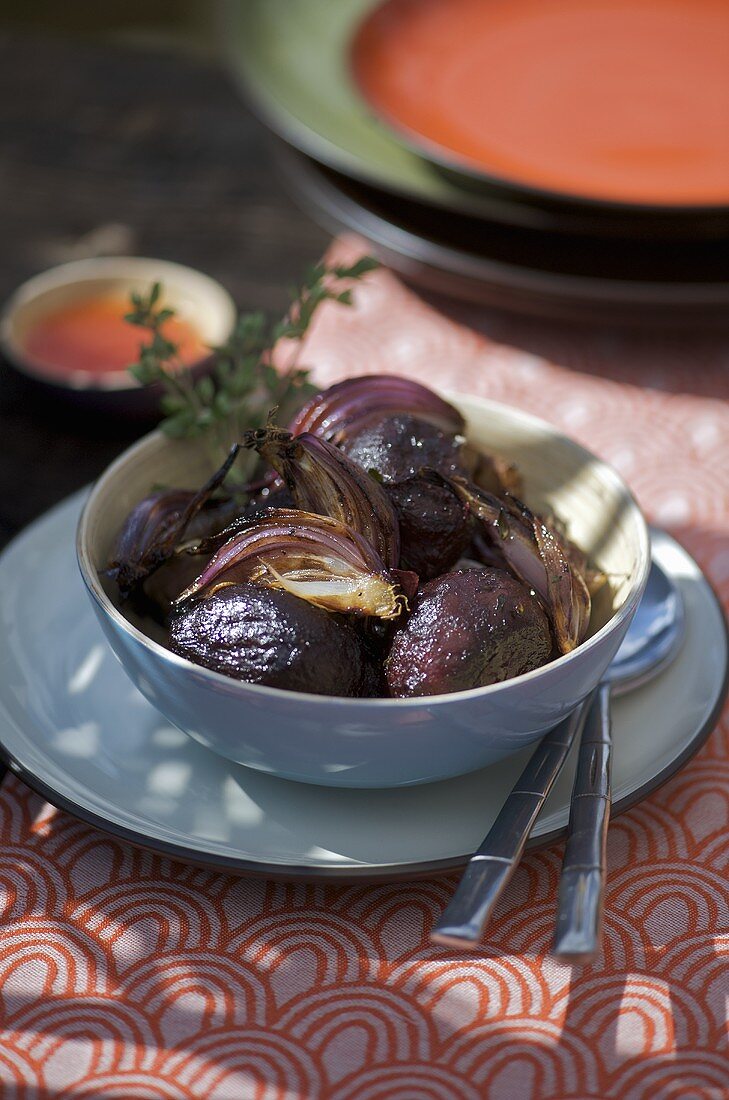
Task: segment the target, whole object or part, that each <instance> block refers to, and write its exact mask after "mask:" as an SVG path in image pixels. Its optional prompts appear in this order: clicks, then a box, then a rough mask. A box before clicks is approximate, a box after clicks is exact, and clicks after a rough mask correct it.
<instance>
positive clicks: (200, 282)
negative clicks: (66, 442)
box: [0, 256, 236, 418]
mask: <svg viewBox="0 0 729 1100" xmlns="http://www.w3.org/2000/svg"><path fill="white" fill-rule="evenodd" d="M156 282H158V283H160V284H161V285H162V298H161V300H160V302H161V304H163V305H165V306H169V307H170V308H171V309H174V310H175V313H176V316H177V317H178V318H179V319H180V320H181V321H183V322H187V324H189V325H190V326H191V327H192V328H193V329H194V330H195V332H196V335H197V336H198V337H199V341H200V343H201V344H202V345H204V348H205V349H207V348H210V347H214V346H216V345H219V344H223V343H225V341H226V340H227V339H228V337H229V336H230V334H231V332H232V331H233V327H234V325H235V319H236V308H235V303H234V302H233V299H232V298H231V296H230V294H229V293H228V292H227V290H225V289H224V287H222V286H221V285H220V283H218V282H216V281H215V280H214V279H211V278H210V276H208V275H204V274H203V273H202V272H201V271H196V270H195V269H194V268H191V267H184V266H183V265H182V264H176V263H171V262H170V261H167V260H154V259H145V258H142V257H138V256H106V257H101V258H97V259H89V260H77V261H74V262H73V263H68V264H62V265H61V266H60V267H54V268H51V269H50V270H48V271H44V272H43V273H42V274H40V275H36V276H34V277H33V278H32V279H29V280H28V281H27V282H26V283H23V284H22V285H21V286H20V287H18V289H17V290H16V291H15V293H14V294H13V295H12V296H11V297H10V299H9V300H8V301H7V302H6V304H5V307H4V309H3V311H2V314H1V315H0V351H2V355H3V357H4V358H5V360H6V362H7V363H8V364H9V365H10V366H11V367H13V368H14V369H15V370H16V371H18V372H19V373H20V374H21V375H22V376H23V377H24V378H25V379H28V380H29V381H30V382H31V383H32V384H33V386H34V387H36V388H38V389H40V390H42V391H45V393H46V396H50V397H54V398H62V399H65V400H70V401H72V402H73V403H74V404H76V405H78V406H80V407H84V408H87V409H93V410H94V411H97V412H108V413H113V414H119V415H122V416H131V417H140V418H145V417H150V416H153V415H154V414H155V413H157V412H158V409H159V399H160V390H159V387H157V386H142V385H140V383H139V382H137V380H136V379H135V378H133V377H132V375H131V374H130V373H129V371H128V370H126V368H120V369H112V370H109V369H104V368H103V367H102V368H100V369H99V370H98V371H92V370H87V369H69V370H65V369H50V368H48V367H46V366H44V365H43V364H42V363H40V362H39V361H37V360H36V359H34V358H33V356H32V354H31V353H30V352H29V350H28V347H27V341H28V337H29V335H30V333H31V332H32V331H33V329H34V328H35V327H36V326H38V325H39V324H41V323H42V322H43V321H45V320H47V319H48V318H49V317H50V316H52V315H53V314H55V313H57V312H60V311H62V310H64V309H65V308H72V307H75V306H79V305H82V304H83V303H85V302H90V301H95V300H106V299H112V298H113V299H117V298H118V299H120V301H123V302H127V301H129V297H130V294H131V293H132V291H137V292H138V293H140V294H142V295H145V296H146V295H148V294H149V292H150V290H151V288H152V286H153V284H154V283H156ZM129 308H130V309H131V304H130V306H129ZM136 331H137V332H138V334H139V344H140V345H141V344H144V343H149V342H150V339H151V337H150V334H149V332H148V331H147V330H145V329H141V328H139V329H137V330H136ZM210 359H211V357H210V355H209V353H208V352H207V351H204V352H203V353H202V354H201V355H200V357H199V358H196V359H194V360H193V361H192V362H189V363H187V365H188V366H189V367H190V369H192V371H193V373H195V374H203V373H204V372H205V370H206V369H207V368H208V366H209V364H210Z"/></svg>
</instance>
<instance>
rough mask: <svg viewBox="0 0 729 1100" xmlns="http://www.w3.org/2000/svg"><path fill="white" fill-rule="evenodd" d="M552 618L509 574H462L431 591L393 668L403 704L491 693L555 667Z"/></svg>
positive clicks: (421, 598)
mask: <svg viewBox="0 0 729 1100" xmlns="http://www.w3.org/2000/svg"><path fill="white" fill-rule="evenodd" d="M551 649H552V639H551V635H550V630H549V623H548V621H547V617H546V615H545V614H544V611H543V610H542V607H541V605H540V604H539V601H538V600H537V599H536V597H535V596H533V595H532V594H531V592H530V591H529V589H528V588H526V587H525V586H524V585H523V584H521V583H520V582H519V581H517V580H516V579H515V578H514V577H512V576H511V575H510V574H509V573H506V572H504V571H503V570H499V569H492V570H488V571H483V572H482V571H479V570H476V569H473V570H461V571H459V572H456V573H446V574H445V575H444V576H441V577H437V578H436V579H435V580H432V581H429V582H428V584H426V585H424V586H423V588H422V589H421V590H420V592H419V593H418V596H417V598H416V600H415V603H414V606H413V612H412V615H411V616H410V618H409V620H408V621H407V623H406V624H405V625H404V626H403V627H402V628H401V629H399V630H397V631H396V632H395V634H394V636H393V640H392V644H391V646H390V652H389V654H388V656H387V659H386V661H385V676H386V679H387V686H388V691H389V693H390V695H391V696H394V697H395V698H406V697H408V696H418V695H438V694H440V693H442V692H452V691H466V690H468V689H469V688H476V687H485V686H486V685H487V684H496V683H498V682H500V681H501V680H507V679H509V677H511V676H519V675H520V674H521V673H523V672H529V671H530V670H531V669H533V668H538V667H539V666H540V665H543V664H544V663H545V661H547V660H548V659H549V656H550V653H551Z"/></svg>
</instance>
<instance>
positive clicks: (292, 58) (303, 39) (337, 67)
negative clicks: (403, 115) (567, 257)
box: [221, 0, 555, 229]
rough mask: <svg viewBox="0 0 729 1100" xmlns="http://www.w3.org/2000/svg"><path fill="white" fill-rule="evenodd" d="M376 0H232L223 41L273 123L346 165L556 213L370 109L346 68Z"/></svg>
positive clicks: (543, 220) (415, 190)
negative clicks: (430, 150)
mask: <svg viewBox="0 0 729 1100" xmlns="http://www.w3.org/2000/svg"><path fill="white" fill-rule="evenodd" d="M376 2H377V0H246V2H245V3H240V0H229V2H228V3H225V4H223V7H222V34H221V39H222V43H221V44H222V47H223V50H224V53H225V55H226V58H227V60H228V63H229V65H230V68H231V71H232V72H233V73H234V74H235V75H236V76H237V77H238V78H239V80H240V81H241V82H242V84H243V88H244V90H245V93H246V96H247V98H248V99H249V101H250V102H251V103H252V105H253V107H254V109H255V110H256V112H257V113H258V114H259V115H260V116H261V118H262V119H263V121H264V122H265V123H266V125H267V126H268V127H269V128H270V129H271V130H273V131H274V132H275V133H277V134H278V135H279V136H280V137H282V138H283V139H284V140H285V141H286V142H288V143H289V144H290V145H293V146H294V147H295V148H296V149H299V150H300V151H301V152H304V153H306V154H308V156H310V157H313V158H314V159H315V160H318V161H319V162H321V163H322V164H326V165H328V166H329V167H330V168H335V169H336V170H337V171H339V172H343V173H344V174H346V175H348V176H351V177H353V178H354V179H358V180H361V181H362V182H365V183H369V184H372V185H374V186H377V187H381V188H383V189H385V190H387V191H390V192H394V193H395V194H399V195H404V196H407V197H409V198H412V199H416V200H418V201H420V202H423V203H428V204H430V205H436V206H441V207H444V208H446V209H449V210H459V211H468V212H470V213H473V214H476V215H482V216H484V217H488V218H493V217H495V216H501V217H502V218H503V220H505V221H516V222H518V223H519V224H528V225H531V226H533V227H534V228H544V229H551V228H554V227H555V219H554V216H553V214H552V213H550V212H545V211H542V210H539V209H536V208H534V207H531V206H529V205H528V204H523V203H521V202H519V201H513V202H512V201H511V200H510V199H505V198H503V197H502V196H496V195H491V194H486V193H483V194H482V193H480V192H471V191H469V190H468V189H467V188H465V187H464V186H463V184H462V182H461V183H459V182H457V181H456V180H455V179H452V178H450V177H449V176H448V175H447V174H446V173H444V172H443V170H442V169H440V168H438V167H437V166H435V165H433V164H430V163H428V161H427V160H425V159H423V158H422V157H420V156H419V155H418V154H417V153H414V152H413V151H411V150H410V149H407V148H406V147H405V146H404V145H401V144H400V142H399V141H398V140H397V139H396V138H395V136H394V135H392V134H391V133H390V131H389V130H388V129H387V128H386V126H385V125H384V124H382V123H380V122H379V121H378V120H377V119H376V118H375V117H374V116H373V115H372V114H371V113H370V112H369V109H368V107H367V105H366V103H365V102H364V100H363V99H362V98H361V97H360V95H359V92H358V91H357V88H356V87H355V84H354V81H353V79H352V77H351V75H350V72H349V61H348V58H349V46H350V41H351V39H352V37H353V35H354V34H355V32H356V30H357V27H358V25H359V23H360V22H361V20H362V18H363V17H364V16H365V15H366V13H367V12H368V11H369V10H370V8H372V7H373V6H374V4H375V3H376Z"/></svg>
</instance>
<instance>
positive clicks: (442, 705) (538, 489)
mask: <svg viewBox="0 0 729 1100" xmlns="http://www.w3.org/2000/svg"><path fill="white" fill-rule="evenodd" d="M447 396H448V398H449V400H451V401H453V403H454V404H455V405H457V406H458V407H459V408H460V409H461V411H462V412H463V414H464V416H465V417H466V420H467V423H468V428H467V434H468V438H469V440H470V441H471V442H472V443H474V444H476V445H477V446H478V445H480V446H481V447H483V448H484V449H488V450H493V451H497V452H498V453H500V454H503V455H504V456H505V457H507V458H512V459H514V460H515V461H516V462H518V464H519V466H520V469H521V470H522V472H523V474H524V477H525V482H526V486H527V488H526V497H527V500H528V503H529V504H531V505H532V506H533V507H535V508H536V509H541V508H551V509H552V510H553V511H554V512H556V513H557V514H558V515H559V516H561V517H562V518H563V519H564V520H566V521H567V524H568V531H569V534H570V536H571V537H572V538H573V539H574V540H575V541H576V542H577V543H579V545H580V546H582V547H583V548H584V549H585V550H587V551H588V553H589V554H590V555H591V557H593V559H594V560H595V561H596V562H597V563H598V564H599V565H600V566H601V567H602V569H604V570H605V572H607V573H609V574H610V576H611V578H612V585H611V590H610V591H609V592H608V591H606V592H605V593H603V595H602V597H601V598H598V599H597V600H596V602H595V606H594V608H593V616H592V626H591V634H590V636H589V637H588V638H587V640H586V641H585V642H583V643H582V645H580V646H578V647H577V649H575V650H574V651H573V652H572V653H570V654H567V655H566V656H563V657H560V658H559V659H558V660H556V661H553V662H552V663H551V664H548V665H545V666H544V667H543V668H539V669H536V670H535V671H534V672H529V673H526V674H525V675H523V676H517V677H515V678H514V679H512V680H507V681H505V682H504V683H501V684H494V685H492V686H491V687H485V688H476V689H474V690H472V691H462V692H454V693H452V694H449V695H436V696H430V697H429V698H427V699H397V700H396V699H346V698H336V697H331V696H323V695H305V694H301V693H298V692H288V691H282V690H280V689H278V688H269V687H262V686H259V685H256V684H246V683H242V682H239V681H236V680H232V679H230V678H228V677H226V676H222V675H220V674H219V673H216V672H211V671H209V670H208V669H204V668H200V667H198V666H196V665H194V664H191V663H190V662H189V661H187V660H185V659H184V658H182V657H178V656H176V655H175V654H173V653H171V652H170V651H169V650H168V649H166V648H165V647H164V645H162V644H161V639H160V640H155V639H154V638H153V637H151V636H150V635H149V634H147V633H145V632H143V630H142V627H143V626H144V629H145V630H149V631H150V634H151V633H152V630H151V628H149V626H148V624H142V623H140V622H139V621H135V620H134V619H133V618H132V617H131V616H130V617H129V618H127V617H126V616H125V614H122V612H121V610H120V609H119V606H118V605H117V604H116V603H115V601H114V599H113V598H112V595H111V594H110V592H111V590H110V589H107V587H105V585H104V584H102V581H101V579H100V576H99V571H100V570H102V569H103V568H104V567H105V566H106V563H107V562H108V560H109V557H110V552H111V548H112V546H113V543H114V538H115V536H116V533H117V531H118V529H119V527H120V525H121V523H122V521H123V519H124V517H125V516H126V514H127V513H128V511H129V510H130V508H131V507H132V506H133V505H134V504H135V503H136V502H137V501H138V500H140V499H141V498H142V497H143V496H145V495H146V494H147V493H148V492H150V490H151V488H152V486H153V485H155V484H160V483H162V484H165V485H171V486H182V487H195V486H197V485H198V484H200V483H202V481H203V480H204V479H205V477H206V476H207V475H208V473H209V469H208V468H207V466H206V464H205V460H204V457H203V455H202V454H201V453H200V452H199V451H198V450H197V449H196V448H195V447H194V446H193V445H191V444H189V443H184V444H182V443H179V442H176V441H172V440H169V439H167V438H166V437H165V436H163V435H162V434H161V433H159V432H155V433H153V434H152V435H149V436H147V437H145V438H144V439H143V440H141V441H140V442H139V443H137V444H136V445H135V446H133V447H131V448H130V449H129V450H128V451H126V452H125V453H124V454H123V455H122V456H121V457H120V458H118V459H117V460H116V462H114V463H113V464H112V465H111V466H110V467H109V469H108V470H107V471H106V473H105V474H104V475H103V476H102V477H101V478H100V480H99V481H98V482H97V484H96V485H95V487H94V489H93V491H92V493H91V496H90V497H89V499H88V502H87V504H86V507H85V509H84V512H83V514H82V516H81V520H80V522H79V528H78V537H77V552H78V560H79V565H80V568H81V574H82V576H83V579H84V582H85V584H86V587H87V589H88V591H89V594H90V596H91V599H92V602H93V606H94V610H95V611H96V614H97V617H98V619H99V622H100V623H101V625H102V627H103V630H104V633H105V635H106V637H107V639H108V641H109V644H110V646H111V648H112V649H113V651H114V653H115V654H116V656H117V657H118V658H119V660H120V661H121V663H122V665H123V666H124V668H125V670H126V672H127V674H128V675H129V676H130V678H131V679H132V681H133V682H134V683H135V684H136V686H137V687H138V688H139V690H140V691H141V692H142V694H143V695H145V696H146V698H147V699H149V701H150V702H151V703H153V704H154V706H156V707H157V708H158V709H159V710H160V711H161V713H162V714H164V715H165V717H166V718H168V719H169V720H170V721H171V722H173V723H174V724H175V725H176V726H179V728H180V729H182V730H184V731H185V732H186V733H188V734H189V735H190V736H191V737H194V738H195V739H196V740H198V741H200V742H202V744H204V745H206V746H207V747H208V748H210V749H212V750H213V751H214V752H217V753H219V754H220V755H221V756H224V757H227V758H228V759H230V760H234V761H236V762H237V763H239V764H246V765H248V766H249V767H252V768H257V769H259V770H260V771H265V772H271V773H273V774H275V775H279V776H283V777H285V778H287V779H296V780H301V781H303V782H306V783H320V784H326V785H329V786H339V787H398V786H406V785H409V784H414V783H428V782H431V781H433V780H438V779H445V778H447V777H449V776H454V775H460V774H462V773H464V772H468V771H473V770H475V769H477V768H482V767H484V766H485V765H487V764H490V763H493V762H494V761H496V760H499V759H501V758H502V757H504V756H507V755H508V754H510V753H513V752H517V751H518V750H519V749H522V748H524V746H526V745H529V744H531V743H532V742H534V741H536V740H537V739H538V738H539V737H540V736H541V735H542V734H543V733H544V732H545V731H546V730H548V729H549V728H550V727H551V726H553V725H554V724H555V723H556V722H558V721H560V719H562V718H563V717H565V715H567V714H568V713H569V712H570V711H571V710H572V709H573V708H574V707H575V706H576V705H577V703H579V702H580V700H582V699H583V698H584V697H585V696H586V695H587V694H588V693H589V692H590V691H591V690H592V689H593V688H594V687H595V686H596V685H597V683H598V682H599V680H600V678H601V677H602V674H603V672H604V671H605V669H606V668H607V666H608V664H609V663H610V661H611V659H612V657H613V655H614V654H615V652H616V651H617V649H618V646H619V645H620V643H621V641H622V639H623V636H624V635H625V632H626V630H627V629H628V626H629V624H630V621H631V619H632V617H633V615H634V613H635V610H636V607H637V606H638V602H639V600H640V597H641V595H642V592H643V588H644V586H645V582H646V578H647V575H648V568H649V564H650V545H649V537H648V530H647V527H646V523H645V520H644V518H643V515H642V513H641V511H640V508H639V507H638V505H637V503H636V501H635V499H634V498H633V496H632V495H631V493H630V491H629V490H628V488H627V486H626V485H625V483H624V482H623V481H622V479H621V478H620V477H619V475H618V474H617V473H616V472H615V471H614V470H613V469H612V468H611V467H609V466H607V465H606V464H605V463H603V462H601V461H600V460H599V459H597V458H595V457H594V456H593V455H591V454H590V453H589V452H588V451H586V450H584V448H582V447H580V446H579V445H578V444H576V443H573V442H572V441H571V440H569V439H567V438H565V437H564V436H562V435H560V434H559V433H558V432H556V431H555V430H554V429H553V428H551V427H550V426H549V425H547V424H545V423H543V422H542V421H540V420H536V419H535V418H533V417H530V416H526V415H524V414H523V413H520V412H517V411H516V410H514V409H511V408H509V407H507V406H504V405H498V404H496V403H494V402H490V401H485V400H482V399H480V398H473V397H465V396H463V395H458V394H448V395H447Z"/></svg>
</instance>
